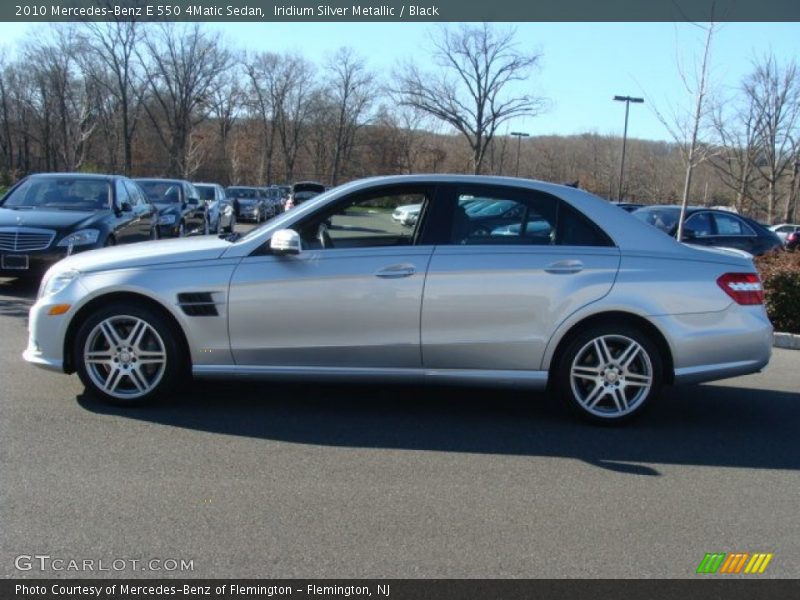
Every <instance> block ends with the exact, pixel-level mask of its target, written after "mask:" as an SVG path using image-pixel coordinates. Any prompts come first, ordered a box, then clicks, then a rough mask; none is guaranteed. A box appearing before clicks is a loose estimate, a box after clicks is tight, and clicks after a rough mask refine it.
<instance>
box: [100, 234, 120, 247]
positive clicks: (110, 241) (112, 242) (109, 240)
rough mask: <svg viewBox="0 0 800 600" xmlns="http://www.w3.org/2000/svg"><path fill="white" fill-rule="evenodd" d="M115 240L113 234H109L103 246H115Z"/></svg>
mask: <svg viewBox="0 0 800 600" xmlns="http://www.w3.org/2000/svg"><path fill="white" fill-rule="evenodd" d="M116 245H117V240H115V239H114V236H113V235H110V236H108V237H107V238H106V241H105V243H104V244H103V248H109V247H111V246H116Z"/></svg>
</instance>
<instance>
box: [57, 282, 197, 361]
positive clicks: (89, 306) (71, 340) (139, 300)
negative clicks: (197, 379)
mask: <svg viewBox="0 0 800 600" xmlns="http://www.w3.org/2000/svg"><path fill="white" fill-rule="evenodd" d="M112 302H133V303H135V304H137V305H140V306H146V307H148V308H150V309H151V310H153V311H155V312H157V313H158V314H159V315H161V316H162V317H164V318H165V319H166V320H167V322H168V323H170V325H171V326H172V328H173V329H174V332H175V333H176V334H177V341H178V344H179V345H180V346H181V348H182V350H183V356H185V357H186V361H187V365H186V366H187V368H189V369H191V355H190V353H189V342H188V340H187V339H186V333H185V332H184V331H183V328H182V327H181V325H180V323H179V322H178V319H176V318H175V315H173V314H172V312H171V311H170V310H169V309H168V308H167V307H166V306H164V305H163V304H161V303H160V302H158V301H157V300H154V299H153V298H151V297H150V296H146V295H144V294H139V293H136V292H128V291H125V292H112V293H109V294H103V295H100V296H96V297H95V298H92V299H91V300H90V301H89V302H87V303H86V304H84V305H83V306H82V307H81V308H80V309H79V310H78V312H77V313H75V316H73V317H72V319H71V320H70V322H69V325H68V326H67V332H66V334H65V335H64V372H65V373H74V372H75V369H76V367H75V357H74V356H73V347H74V345H75V336H76V335H77V334H78V331H79V330H80V327H81V325H82V324H83V323H84V321H86V319H87V318H89V316H90V315H91V314H92V313H93V312H94V311H95V310H97V309H98V308H101V307H103V306H108V305H109V304H110V303H112Z"/></svg>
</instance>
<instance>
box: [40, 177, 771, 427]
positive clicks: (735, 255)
mask: <svg viewBox="0 0 800 600" xmlns="http://www.w3.org/2000/svg"><path fill="white" fill-rule="evenodd" d="M467 196H481V197H485V198H494V199H496V200H497V201H501V200H502V201H512V202H515V203H517V204H518V205H519V206H520V207H522V209H523V210H520V211H519V215H520V216H519V223H520V232H523V231H526V223H527V221H529V220H535V221H542V220H544V221H547V223H548V224H549V227H550V229H551V230H552V232H553V235H552V236H547V238H548V239H547V241H545V240H544V239H543V237H542V236H540V235H533V236H530V237H529V236H528V234H527V233H525V234H524V235H519V236H516V237H515V236H509V235H507V234H505V233H504V234H502V235H492V234H491V233H490V235H485V234H483V233H479V232H477V231H476V228H482V227H483V226H484V225H483V224H482V223H481V222H477V223H476V222H473V221H472V220H471V219H470V217H469V216H468V215H467V214H466V210H465V209H464V207H463V206H462V205H461V204H460V203H459V200H460V199H461V198H462V197H463V198H466V197H467ZM413 203H420V204H422V205H423V210H422V211H421V212H420V218H419V220H418V222H417V225H416V227H415V228H414V229H413V230H410V229H406V228H402V227H398V226H397V224H396V223H395V222H393V221H392V220H391V218H387V214H386V210H387V209H389V210H391V208H393V207H397V206H401V205H407V204H413ZM378 208H379V209H380V210H377V209H378ZM266 304H270V305H281V304H284V305H286V304H290V305H291V306H292V309H291V310H286V311H265V310H264V306H265V305H266ZM53 307H59V309H58V310H57V311H56V310H53ZM771 348H772V326H771V325H770V322H769V319H768V318H767V313H766V310H765V309H764V305H763V293H762V288H761V283H760V280H759V277H758V274H757V272H756V270H755V268H754V267H753V262H752V260H751V259H750V258H749V257H747V256H746V255H745V254H744V253H742V252H738V251H734V250H719V249H714V248H702V247H696V246H690V245H686V244H681V243H678V242H676V241H675V240H674V239H671V238H669V237H668V236H666V235H654V234H653V230H652V228H651V227H650V226H649V225H647V224H645V223H643V222H641V221H640V220H638V219H636V218H634V217H632V216H630V215H627V214H626V213H624V212H621V211H620V210H618V209H617V208H616V207H614V206H612V205H610V204H609V203H608V202H607V201H606V200H603V199H600V198H597V197H596V196H592V195H591V194H589V193H587V192H585V191H582V190H578V189H574V188H569V187H563V186H559V185H554V184H548V183H542V182H535V181H530V180H524V179H516V178H503V177H476V176H458V175H438V176H437V175H425V176H423V175H419V176H395V177H381V178H374V179H368V180H364V181H357V182H352V183H349V184H345V185H342V186H340V187H338V188H336V189H334V190H330V191H328V192H326V193H325V195H323V196H320V197H319V198H317V199H315V200H314V201H313V202H310V203H308V204H306V205H304V206H300V207H298V208H296V209H295V210H293V211H290V212H287V213H284V214H282V215H280V216H278V217H276V218H275V219H272V220H271V221H269V222H267V223H265V224H264V225H262V226H261V227H257V228H254V229H253V230H251V231H250V232H249V233H247V234H246V235H244V236H243V237H239V238H236V237H229V238H219V237H210V236H209V237H204V238H197V239H186V240H181V241H179V242H152V243H150V244H146V245H142V246H141V247H140V248H138V249H137V252H135V253H131V252H125V251H123V250H122V249H121V248H120V249H117V248H111V249H105V250H100V251H97V252H92V253H87V254H78V255H75V256H71V257H69V258H67V259H66V260H64V261H62V262H59V263H58V264H57V265H55V266H54V267H52V268H51V269H50V271H49V272H48V273H47V275H46V277H45V279H44V282H43V284H42V287H41V290H40V293H39V295H38V298H37V300H36V303H35V304H34V305H33V307H32V308H31V311H30V337H29V340H28V347H27V349H26V350H25V352H24V357H25V359H26V360H27V361H29V362H31V363H33V364H35V365H38V366H40V367H43V368H47V369H52V370H55V371H62V372H66V373H73V372H77V373H78V375H79V376H80V378H81V381H82V382H83V383H84V385H85V386H86V388H87V390H88V392H89V393H90V394H92V395H94V396H96V397H98V398H101V399H104V400H106V401H110V402H117V403H121V404H135V403H137V402H142V401H146V400H149V399H151V398H155V397H157V396H159V395H164V394H167V393H168V392H169V390H170V389H172V388H173V387H174V386H175V385H177V384H178V382H179V381H180V380H181V377H182V376H183V375H184V374H188V373H190V372H191V373H193V374H194V376H195V377H197V378H220V377H245V378H249V379H253V378H266V379H296V380H301V381H307V380H309V379H312V378H313V380H314V381H320V380H324V379H329V380H331V379H332V380H337V379H338V380H342V379H344V380H352V379H368V380H373V381H374V380H383V381H387V382H390V381H398V380H404V381H420V380H422V381H425V380H429V381H436V382H460V383H468V384H470V385H475V384H479V383H480V384H484V385H488V386H496V385H501V384H510V385H516V386H528V387H529V388H532V389H540V390H544V389H552V390H554V391H556V392H557V395H558V397H559V398H560V399H561V400H562V401H563V402H565V403H566V404H567V405H568V406H570V407H571V408H573V409H574V410H575V411H576V412H577V413H578V414H580V415H582V416H584V417H586V418H589V419H593V420H597V421H602V422H618V421H621V420H624V419H627V418H630V417H632V416H634V415H637V414H639V413H640V412H641V411H642V410H643V409H644V408H646V407H647V406H648V405H649V404H651V403H652V401H653V400H654V399H655V398H657V397H658V395H659V391H660V390H661V388H662V386H663V385H664V384H670V383H688V382H698V381H711V380H715V379H721V378H726V377H732V376H736V375H742V374H745V373H753V372H756V371H759V370H760V369H762V368H763V367H764V366H765V365H766V364H767V363H768V361H769V358H770V352H771ZM548 385H549V388H548Z"/></svg>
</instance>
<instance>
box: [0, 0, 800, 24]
mask: <svg viewBox="0 0 800 600" xmlns="http://www.w3.org/2000/svg"><path fill="white" fill-rule="evenodd" d="M131 19H135V20H140V21H250V22H287V21H328V22H337V21H338V22H345V21H347V22H376V21H431V22H433V21H439V22H451V21H528V22H536V21H549V22H554V21H596V22H600V21H606V22H610V21H615V22H616V21H632V22H633V21H712V20H713V21H719V22H724V21H731V22H733V21H798V20H800V2H798V1H797V0H559V1H558V2H554V1H552V0H538V1H537V0H531V1H521V0H492V1H491V2H487V1H486V0H411V1H409V0H348V1H344V2H343V1H341V0H311V1H309V0H219V1H214V0H194V1H192V0H29V1H27V0H15V1H14V2H9V3H7V2H2V3H0V20H3V21H34V22H49V21H81V20H97V21H113V20H131Z"/></svg>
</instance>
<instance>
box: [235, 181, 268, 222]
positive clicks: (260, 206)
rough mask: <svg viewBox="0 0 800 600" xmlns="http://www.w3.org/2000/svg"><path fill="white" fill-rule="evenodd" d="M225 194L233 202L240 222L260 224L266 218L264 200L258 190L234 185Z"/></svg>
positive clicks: (262, 194)
mask: <svg viewBox="0 0 800 600" xmlns="http://www.w3.org/2000/svg"><path fill="white" fill-rule="evenodd" d="M225 193H226V194H227V195H228V198H230V199H231V201H232V202H233V205H234V208H235V209H236V218H237V219H239V220H240V221H244V220H247V221H254V222H256V223H261V222H262V221H264V220H265V219H266V218H267V216H266V214H267V209H266V198H265V197H264V193H263V192H262V191H261V189H260V188H257V187H247V186H241V185H235V186H230V187H228V189H226V190H225Z"/></svg>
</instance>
